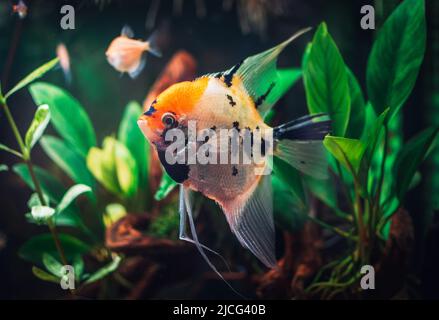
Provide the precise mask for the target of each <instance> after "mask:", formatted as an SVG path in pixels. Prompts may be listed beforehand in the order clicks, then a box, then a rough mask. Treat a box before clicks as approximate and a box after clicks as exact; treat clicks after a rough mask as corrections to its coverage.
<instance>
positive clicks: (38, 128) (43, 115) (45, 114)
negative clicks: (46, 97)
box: [24, 104, 50, 150]
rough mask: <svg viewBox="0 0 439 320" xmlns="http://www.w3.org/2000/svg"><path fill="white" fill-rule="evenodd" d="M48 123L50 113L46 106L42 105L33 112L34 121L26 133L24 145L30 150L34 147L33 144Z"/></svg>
mask: <svg viewBox="0 0 439 320" xmlns="http://www.w3.org/2000/svg"><path fill="white" fill-rule="evenodd" d="M49 121H50V111H49V106H48V105H47V104H43V105H41V106H39V107H38V109H37V111H36V112H35V116H34V119H33V120H32V123H31V124H30V126H29V129H28V130H27V132H26V136H25V139H24V141H25V144H26V147H27V148H28V149H29V150H30V149H32V147H33V146H34V145H35V143H36V142H37V141H38V140H39V139H40V138H41V136H42V135H43V132H44V130H46V127H47V125H48V124H49Z"/></svg>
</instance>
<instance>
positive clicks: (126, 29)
mask: <svg viewBox="0 0 439 320" xmlns="http://www.w3.org/2000/svg"><path fill="white" fill-rule="evenodd" d="M120 35H121V36H123V37H127V38H132V37H134V32H133V29H131V27H130V26H129V25H127V24H126V25H124V26H123V27H122V31H121V32H120Z"/></svg>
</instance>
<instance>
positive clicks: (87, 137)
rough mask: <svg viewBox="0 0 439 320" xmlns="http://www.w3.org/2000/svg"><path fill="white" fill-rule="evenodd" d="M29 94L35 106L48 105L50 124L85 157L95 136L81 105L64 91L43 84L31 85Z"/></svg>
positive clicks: (93, 144)
mask: <svg viewBox="0 0 439 320" xmlns="http://www.w3.org/2000/svg"><path fill="white" fill-rule="evenodd" d="M30 93H31V95H32V97H33V99H34V101H35V103H36V104H37V105H41V104H47V105H49V109H50V115H51V122H52V124H53V126H54V127H55V129H56V130H57V132H58V133H59V135H60V136H61V137H63V138H64V140H65V141H67V142H69V144H70V145H72V146H73V147H75V149H77V151H78V152H79V153H80V154H81V155H82V156H84V157H85V156H86V155H87V153H88V150H89V149H90V148H91V147H93V146H95V145H96V136H95V132H94V129H93V126H92V124H91V122H90V119H89V117H88V115H87V113H86V112H85V110H84V108H83V107H82V106H81V104H80V103H79V102H78V101H77V100H76V99H75V98H73V97H72V96H71V95H70V94H69V93H68V92H66V91H65V90H63V89H61V88H59V87H57V86H54V85H51V84H48V83H44V82H37V83H35V84H32V85H31V86H30Z"/></svg>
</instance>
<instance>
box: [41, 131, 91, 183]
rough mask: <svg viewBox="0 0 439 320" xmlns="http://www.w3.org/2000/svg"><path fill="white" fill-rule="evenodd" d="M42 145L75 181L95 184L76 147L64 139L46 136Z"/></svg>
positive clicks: (51, 157)
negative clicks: (72, 146)
mask: <svg viewBox="0 0 439 320" xmlns="http://www.w3.org/2000/svg"><path fill="white" fill-rule="evenodd" d="M41 146H42V147H43V149H44V151H45V152H46V154H47V155H48V156H49V157H50V159H52V160H53V162H55V163H56V164H57V165H58V166H59V167H60V168H61V169H62V170H63V171H64V172H65V173H66V174H67V175H68V176H69V177H70V178H72V180H73V181H75V182H76V183H81V184H85V185H88V186H93V185H94V180H93V177H92V175H91V174H90V172H89V171H88V169H87V166H86V162H85V159H84V158H83V157H82V156H81V155H80V154H79V153H78V152H76V150H75V149H73V148H71V147H70V145H67V144H66V143H65V142H64V141H63V140H61V139H59V138H56V137H53V136H47V135H46V136H44V137H43V138H41Z"/></svg>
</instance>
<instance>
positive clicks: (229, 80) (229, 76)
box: [224, 60, 244, 87]
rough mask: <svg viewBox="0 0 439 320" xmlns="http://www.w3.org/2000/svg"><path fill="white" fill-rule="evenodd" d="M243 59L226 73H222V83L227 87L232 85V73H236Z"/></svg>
mask: <svg viewBox="0 0 439 320" xmlns="http://www.w3.org/2000/svg"><path fill="white" fill-rule="evenodd" d="M243 61H244V60H243ZM243 61H241V62H240V63H238V64H236V65H235V66H234V67H233V68H232V69H231V70H230V71H229V72H228V73H226V74H224V83H225V84H226V86H228V87H231V86H232V79H233V75H234V74H235V73H236V71H238V69H239V67H240V66H241V64H242V62H243Z"/></svg>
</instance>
